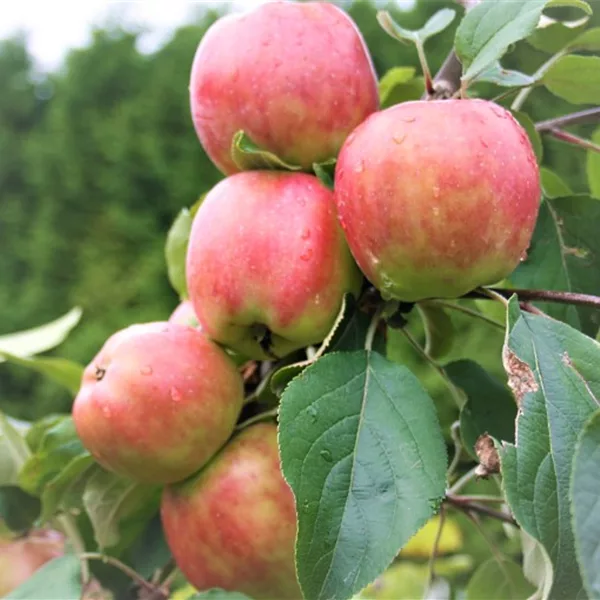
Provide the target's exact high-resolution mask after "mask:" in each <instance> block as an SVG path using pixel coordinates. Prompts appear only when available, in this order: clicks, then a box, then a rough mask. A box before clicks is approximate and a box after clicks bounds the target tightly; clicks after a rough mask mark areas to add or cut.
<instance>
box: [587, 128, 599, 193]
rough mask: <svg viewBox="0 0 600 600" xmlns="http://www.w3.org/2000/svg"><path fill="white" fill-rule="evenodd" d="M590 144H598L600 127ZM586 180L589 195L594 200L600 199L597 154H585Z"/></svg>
mask: <svg viewBox="0 0 600 600" xmlns="http://www.w3.org/2000/svg"><path fill="white" fill-rule="evenodd" d="M592 142H595V143H596V144H600V127H598V128H597V129H596V130H595V131H594V133H593V135H592ZM587 178H588V184H589V186H590V193H591V194H592V196H595V197H596V198H600V154H599V153H598V152H591V151H589V152H588V153H587Z"/></svg>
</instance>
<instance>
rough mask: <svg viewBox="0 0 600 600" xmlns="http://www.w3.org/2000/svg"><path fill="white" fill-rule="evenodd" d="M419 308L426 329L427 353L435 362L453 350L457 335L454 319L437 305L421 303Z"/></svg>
mask: <svg viewBox="0 0 600 600" xmlns="http://www.w3.org/2000/svg"><path fill="white" fill-rule="evenodd" d="M417 306H418V309H419V313H420V314H421V318H422V320H423V326H424V328H425V352H426V353H427V355H428V356H430V357H431V358H433V359H435V360H437V359H439V358H442V357H444V356H445V355H446V354H448V352H450V350H451V349H452V344H453V342H454V336H455V334H456V331H455V328H454V323H453V322H452V319H451V318H450V317H449V316H448V313H446V311H445V310H444V309H443V308H442V307H441V306H438V305H436V304H431V303H427V302H421V303H419V304H418V305H417Z"/></svg>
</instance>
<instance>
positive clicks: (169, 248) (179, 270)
mask: <svg viewBox="0 0 600 600" xmlns="http://www.w3.org/2000/svg"><path fill="white" fill-rule="evenodd" d="M205 195H206V194H203V195H202V196H200V198H199V199H198V201H197V202H196V203H195V204H194V205H193V206H192V207H191V208H184V209H182V210H181V211H180V212H179V214H178V215H177V217H176V218H175V220H174V221H173V224H172V225H171V228H170V229H169V232H168V233H167V241H166V243H165V260H166V262H167V275H168V277H169V282H170V283H171V286H172V288H173V289H174V290H175V291H176V292H177V293H178V294H179V297H180V298H181V299H182V300H183V299H185V298H187V295H188V294H187V281H186V278H185V261H186V257H187V248H188V242H189V240H190V232H191V230H192V223H193V221H194V215H195V214H196V212H197V211H198V209H199V208H200V205H201V204H202V201H203V200H204V197H205Z"/></svg>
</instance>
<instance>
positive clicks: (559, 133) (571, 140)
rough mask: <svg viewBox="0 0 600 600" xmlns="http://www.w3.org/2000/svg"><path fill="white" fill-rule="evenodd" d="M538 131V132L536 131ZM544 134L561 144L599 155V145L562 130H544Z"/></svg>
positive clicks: (556, 128)
mask: <svg viewBox="0 0 600 600" xmlns="http://www.w3.org/2000/svg"><path fill="white" fill-rule="evenodd" d="M538 131H539V130H538ZM543 131H544V133H548V134H550V135H551V136H552V137H555V138H556V139H557V140H561V141H562V142H567V144H572V145H573V146H579V147H580V148H583V149H584V150H591V151H592V152H598V153H600V145H599V144H595V143H594V142H592V141H590V140H586V139H584V138H582V137H579V136H578V135H574V134H572V133H569V132H568V131H565V130H564V129H559V128H558V127H555V128H553V129H544V130H543Z"/></svg>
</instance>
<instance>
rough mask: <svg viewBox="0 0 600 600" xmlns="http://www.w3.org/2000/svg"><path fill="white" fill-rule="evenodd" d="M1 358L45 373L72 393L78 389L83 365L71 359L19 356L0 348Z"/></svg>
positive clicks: (75, 392)
mask: <svg viewBox="0 0 600 600" xmlns="http://www.w3.org/2000/svg"><path fill="white" fill-rule="evenodd" d="M2 359H4V360H5V361H7V362H9V363H12V364H15V365H19V366H21V367H26V368H27V369H31V370H32V371H36V372H37V373H41V374H42V375H45V376H46V377H48V378H49V379H52V381H55V382H56V383H58V384H60V385H62V386H64V387H65V388H67V389H68V390H69V392H71V393H72V394H73V395H75V394H77V392H78V391H79V386H80V384H81V377H82V375H83V369H84V367H83V365H80V364H79V363H76V362H73V361H72V360H67V359H66V358H54V357H52V358H21V357H19V356H15V355H14V354H9V353H8V352H2V351H1V350H0V360H2Z"/></svg>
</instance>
